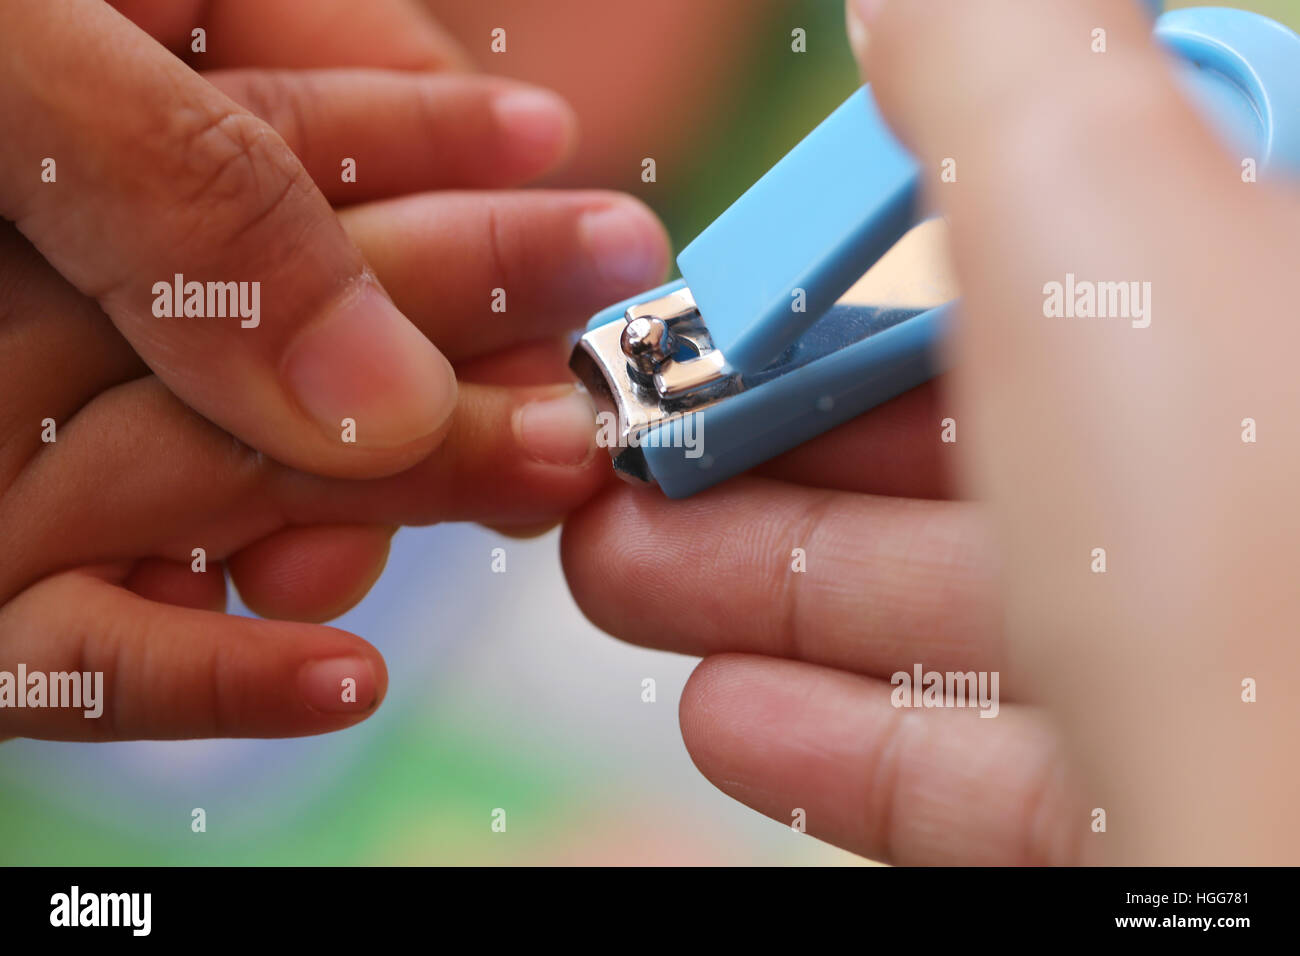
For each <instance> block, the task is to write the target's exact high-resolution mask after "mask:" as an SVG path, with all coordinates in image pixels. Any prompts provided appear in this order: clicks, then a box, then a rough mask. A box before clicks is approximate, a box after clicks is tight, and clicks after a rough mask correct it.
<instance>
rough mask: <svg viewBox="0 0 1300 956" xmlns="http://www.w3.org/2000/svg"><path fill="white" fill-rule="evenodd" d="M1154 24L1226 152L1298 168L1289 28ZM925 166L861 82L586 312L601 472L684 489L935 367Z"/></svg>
mask: <svg viewBox="0 0 1300 956" xmlns="http://www.w3.org/2000/svg"><path fill="white" fill-rule="evenodd" d="M1154 6H1156V7H1157V9H1158V7H1159V4H1158V3H1156V4H1154ZM1156 36H1157V38H1158V39H1159V40H1160V41H1161V42H1162V43H1163V44H1164V45H1165V46H1166V47H1167V48H1169V49H1170V50H1172V51H1173V52H1174V53H1176V54H1177V55H1178V61H1177V68H1178V70H1179V71H1180V73H1181V74H1182V79H1183V81H1184V84H1185V86H1186V87H1187V88H1188V90H1189V92H1190V94H1191V96H1192V99H1193V100H1194V101H1195V102H1196V103H1197V104H1199V106H1200V107H1201V108H1202V111H1203V112H1204V113H1205V114H1206V116H1207V119H1208V120H1209V121H1210V122H1212V123H1213V124H1214V125H1215V126H1216V127H1217V128H1218V130H1219V131H1220V132H1221V134H1222V135H1223V136H1224V137H1225V138H1226V140H1227V142H1229V143H1230V144H1231V145H1232V146H1233V148H1234V149H1236V150H1238V151H1239V152H1240V155H1242V156H1243V157H1251V158H1254V159H1255V160H1256V161H1257V164H1258V168H1259V170H1260V172H1261V173H1262V172H1264V171H1267V170H1278V171H1284V172H1290V173H1292V174H1297V175H1300V37H1298V36H1297V35H1296V34H1295V33H1293V32H1292V31H1290V30H1288V29H1287V28H1286V27H1283V26H1281V25H1280V24H1277V23H1274V22H1273V21H1272V20H1269V19H1267V18H1265V17H1262V16H1259V15H1257V14H1253V13H1247V12H1244V11H1241V10H1232V9H1225V8H1199V9H1189V10H1180V11H1176V12H1171V13H1167V14H1165V15H1164V16H1162V17H1161V18H1160V19H1159V21H1158V22H1157V24H1156ZM920 177H921V169H920V167H919V166H918V164H917V163H916V161H915V160H914V159H912V157H911V156H909V155H908V153H907V152H906V151H905V150H904V149H903V148H902V147H901V146H900V145H899V144H898V142H897V141H896V140H895V138H894V136H893V134H892V133H890V131H889V129H888V128H887V127H886V126H885V123H884V121H883V119H882V118H881V116H880V114H879V112H878V111H877V109H876V106H875V103H874V101H873V99H872V97H871V94H870V89H869V88H868V87H863V88H861V89H859V90H858V91H857V92H856V93H854V94H853V95H852V96H850V97H849V99H848V100H847V101H846V102H844V103H843V104H842V105H841V106H840V107H839V108H838V109H836V110H835V112H833V113H832V114H831V115H830V116H829V117H827V119H826V120H824V121H823V122H822V123H821V125H819V126H818V127H817V128H816V129H814V130H813V131H812V132H811V133H810V134H809V135H808V136H807V137H806V138H805V139H804V140H803V141H802V142H801V143H799V145H797V146H796V147H795V148H794V149H793V150H791V151H790V153H788V154H787V155H786V156H785V158H784V159H782V160H781V161H780V162H778V163H777V164H776V165H775V166H774V167H772V169H771V170H769V171H768V172H767V174H766V175H764V176H763V177H762V178H761V179H760V180H759V181H758V182H757V183H755V184H754V185H753V186H752V187H750V189H749V191H748V192H746V193H745V194H744V195H743V196H741V197H740V199H738V200H737V201H736V202H735V203H734V204H733V205H732V206H731V207H730V208H729V209H727V211H726V212H724V213H723V214H722V215H721V216H719V217H718V218H717V219H716V220H714V222H713V223H712V224H711V225H710V226H708V228H706V229H705V230H704V231H703V232H702V233H700V235H699V236H698V237H696V239H695V240H694V241H693V242H692V243H691V244H690V245H688V246H687V247H686V248H685V249H683V250H682V252H681V254H680V255H679V256H678V257H677V265H678V267H679V268H680V269H681V272H682V276H683V278H682V279H680V280H678V281H676V282H670V283H668V284H667V285H664V286H660V287H659V288H657V289H651V290H650V291H648V292H645V293H642V294H641V295H639V296H636V297H634V298H632V299H628V300H626V301H624V302H620V303H618V304H617V305H613V306H610V307H609V308H608V309H605V310H604V311H602V312H600V313H599V314H597V315H596V316H595V317H594V318H593V319H592V320H591V321H590V323H588V325H587V331H586V333H585V334H584V335H583V336H582V338H581V339H579V341H578V344H577V346H576V347H575V349H574V352H573V357H572V359H571V361H570V367H571V368H572V369H573V371H574V373H575V374H576V375H577V376H578V378H579V379H580V380H581V381H582V383H583V384H584V385H585V386H586V387H587V390H588V391H589V392H590V393H591V395H592V397H593V399H594V400H595V402H596V405H597V409H598V412H599V413H600V416H599V418H598V422H599V423H600V425H601V436H600V437H601V444H604V445H606V446H607V447H608V448H609V451H610V454H611V457H612V458H613V461H614V468H615V470H616V471H618V472H619V474H620V475H622V476H623V477H625V478H627V479H629V480H631V481H634V482H647V483H649V482H654V483H657V484H658V485H659V487H660V488H661V489H662V490H663V492H664V494H666V495H668V496H669V497H671V498H683V497H686V496H687V495H692V494H694V493H696V492H698V491H702V490H703V489H705V488H708V487H710V486H711V485H715V484H717V483H718V482H721V481H724V480H726V479H727V478H730V477H732V476H733V475H736V474H739V473H740V472H742V471H745V470H746V469H749V468H752V467H753V466H754V465H757V464H759V463H760V462H763V461H766V460H767V459H769V458H772V457H773V456H775V455H778V454H780V453H782V452H784V451H787V450H789V449H790V448H793V447H795V446H796V445H799V444H801V443H802V442H805V441H807V440H808V439H810V438H813V437H814V436H816V435H819V434H821V433H822V432H824V431H826V430H827V429H830V428H833V427H834V426H836V425H839V424H841V423H843V422H845V421H848V420H849V419H851V418H853V417H855V416H857V415H859V414H861V413H863V412H865V411H867V410H868V409H870V408H873V407H875V406H876V405H879V404H881V403H882V402H885V401H887V400H889V399H891V398H893V397H895V396H897V395H899V394H901V393H902V392H905V391H907V390H908V389H911V388H914V387H915V386H917V385H920V384H921V383H923V382H925V381H927V380H928V379H930V378H931V377H933V376H934V375H935V374H937V373H938V372H939V371H941V370H942V361H943V359H942V355H941V354H940V350H939V348H938V345H939V342H940V339H941V336H942V334H943V330H944V327H945V325H946V323H947V322H948V320H949V316H950V314H951V312H952V310H953V307H954V305H955V300H956V288H955V285H954V284H953V282H952V279H951V277H950V275H949V274H948V270H947V269H946V267H945V262H946V260H945V258H944V252H943V249H944V246H943V243H944V241H945V236H944V226H943V223H942V220H938V219H931V220H928V221H925V222H918V220H919V219H920V211H919V206H918V201H917V200H918V194H919V183H920ZM936 427H937V423H936Z"/></svg>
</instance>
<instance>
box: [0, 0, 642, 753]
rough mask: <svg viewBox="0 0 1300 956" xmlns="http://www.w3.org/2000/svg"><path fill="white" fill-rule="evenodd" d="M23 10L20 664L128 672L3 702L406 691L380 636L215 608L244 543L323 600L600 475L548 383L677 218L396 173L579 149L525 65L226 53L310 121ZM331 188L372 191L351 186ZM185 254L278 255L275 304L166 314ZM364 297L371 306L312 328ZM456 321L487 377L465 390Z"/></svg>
mask: <svg viewBox="0 0 1300 956" xmlns="http://www.w3.org/2000/svg"><path fill="white" fill-rule="evenodd" d="M378 6H379V5H378V4H376V5H366V6H365V9H366V10H373V9H376V8H378ZM0 21H4V22H3V23H0V44H4V45H6V46H8V47H10V49H8V50H6V51H5V55H4V56H2V57H0V71H7V75H6V76H5V77H4V79H3V82H0V100H3V101H4V115H5V116H6V118H7V123H8V124H9V125H8V132H9V134H10V135H7V136H6V138H5V140H4V142H3V144H2V145H0V166H2V167H3V171H4V178H3V183H4V184H5V185H4V186H3V187H0V203H2V204H4V206H5V210H6V212H7V214H9V215H10V216H12V217H13V218H14V219H15V221H16V223H17V227H18V229H17V230H16V229H14V228H13V227H11V226H8V225H7V224H6V225H4V227H3V228H2V229H0V287H2V288H4V289H5V290H6V298H5V303H4V305H5V319H4V322H3V323H2V324H0V341H3V343H4V344H3V346H2V347H0V382H3V383H4V385H3V394H4V404H3V413H2V414H0V489H2V491H0V538H2V539H3V541H4V549H3V552H2V553H0V672H8V673H10V674H14V673H16V672H17V670H18V668H19V665H23V666H24V667H25V669H26V671H27V672H28V673H34V672H41V673H49V672H58V671H73V670H75V671H78V672H82V671H85V672H91V673H93V672H102V673H103V687H104V694H103V699H102V701H101V703H102V705H103V708H104V710H103V715H102V716H101V717H99V718H86V717H84V716H83V715H82V711H81V710H72V709H51V708H21V709H19V708H16V707H12V706H6V707H4V708H0V736H6V735H9V736H12V735H30V736H38V737H50V738H62V739H92V740H105V739H126V738H132V737H188V736H241V735H253V736H279V735H290V734H304V733H317V732H321V731H326V730H332V729H337V728H339V727H343V726H347V725H349V724H351V723H354V722H356V721H357V720H359V719H361V718H362V717H363V716H365V715H366V714H367V713H369V712H370V711H371V710H373V708H374V706H376V705H377V703H378V702H379V700H380V699H381V698H382V695H383V691H384V686H385V672H384V667H383V663H382V661H381V660H380V658H379V656H378V654H377V653H376V652H375V651H374V649H373V648H371V647H370V646H369V645H368V644H366V643H365V642H363V641H361V640H360V639H359V638H356V637H354V636H352V635H349V634H345V633H342V632H339V631H336V630H333V629H330V628H324V627H319V626H315V625H308V624H291V623H282V622H277V621H254V620H248V619H242V618H231V617H227V616H225V615H223V614H220V613H214V612H213V609H218V608H221V607H223V606H224V600H225V583H224V577H223V574H222V562H223V561H228V568H229V571H230V574H231V578H232V580H233V581H234V583H235V584H236V586H237V587H238V588H239V589H240V592H241V594H242V596H243V597H244V599H245V601H246V602H247V603H248V604H249V605H250V606H251V607H253V608H254V609H255V610H258V611H259V612H261V613H263V614H265V615H267V616H269V617H278V618H287V619H292V620H296V621H317V620H324V619H327V618H329V617H332V616H335V615H337V614H339V613H341V612H342V611H343V610H346V608H347V607H349V606H351V605H352V604H353V603H355V602H356V601H357V600H359V599H360V597H361V596H362V595H363V594H364V593H365V590H366V589H367V588H368V587H369V585H370V583H372V581H373V580H374V578H375V577H376V576H377V574H378V572H379V570H380V568H381V567H382V564H383V560H384V556H385V554H386V551H387V543H388V538H389V536H390V535H391V532H392V530H393V527H394V526H395V525H398V524H403V523H428V522H432V521H439V520H476V521H482V522H486V523H491V524H494V525H497V526H502V527H510V528H519V529H526V528H531V527H535V526H538V525H543V524H545V523H547V522H551V521H554V520H556V519H557V518H559V517H560V516H561V515H562V514H563V513H564V512H565V511H566V510H568V509H569V508H571V507H573V506H574V505H576V504H577V503H579V502H580V501H582V500H584V499H585V498H586V497H587V496H589V495H590V494H591V493H592V492H593V491H594V490H595V489H596V488H597V487H598V486H599V484H600V483H601V482H602V481H604V480H605V478H606V476H607V474H608V463H607V462H606V461H603V460H600V459H598V458H596V456H595V455H594V449H593V447H592V445H593V435H592V431H593V429H592V421H591V416H590V412H589V411H588V410H587V408H586V406H585V405H584V404H583V403H582V402H581V401H579V400H578V399H576V397H575V396H574V393H573V390H572V388H571V387H569V386H556V385H552V384H548V383H554V382H560V381H564V380H565V379H566V378H567V376H566V374H565V372H564V368H563V359H564V353H565V350H564V348H563V346H562V344H561V342H560V340H559V336H560V334H561V332H562V330H564V329H567V328H569V327H572V326H573V325H575V324H576V323H578V322H580V321H581V320H582V319H583V318H585V316H586V315H587V314H589V313H590V312H592V311H594V310H595V309H596V308H598V307H599V306H602V305H605V304H607V303H608V302H610V301H614V300H616V299H618V298H620V297H623V296H626V295H628V294H630V293H632V292H633V291H636V290H637V289H639V288H643V287H645V286H646V285H647V284H651V283H653V282H654V281H656V280H657V279H659V278H660V276H661V275H662V273H663V270H664V268H665V265H666V259H667V253H666V247H665V246H666V244H665V241H664V237H663V233H662V230H661V229H660V227H659V226H658V224H657V223H656V222H655V221H654V219H653V217H652V216H651V215H650V214H649V213H648V212H647V211H646V210H645V209H644V208H643V207H642V206H640V205H639V204H637V203H635V202H633V201H631V200H628V199H626V198H622V197H618V196H614V195H609V194H600V193H559V192H532V193H509V192H495V193H488V192H465V191H457V192H447V193H427V194H423V195H419V196H413V197H409V198H391V197H396V196H400V195H401V194H403V193H407V192H411V191H413V190H418V189H433V188H440V187H448V188H451V187H455V188H458V189H462V190H463V189H464V188H467V187H490V186H505V185H511V184H514V183H518V182H520V181H522V180H524V179H527V178H529V177H531V176H534V175H537V174H539V173H541V172H543V171H545V170H546V169H547V168H549V167H551V166H552V165H554V163H556V162H557V161H558V160H559V159H560V158H561V157H562V155H563V153H564V152H565V150H566V149H567V147H568V145H569V143H570V141H571V135H572V130H571V125H572V124H571V119H570V117H569V114H568V112H567V110H566V109H565V107H564V106H563V104H562V103H559V102H558V101H556V100H555V99H554V98H553V97H548V96H546V95H544V94H541V93H540V92H532V91H529V90H528V89H527V88H525V87H522V86H520V85H519V84H514V83H506V82H503V81H495V80H491V79H488V78H480V77H468V76H450V75H449V76H430V75H423V74H415V73H392V72H384V71H370V72H362V71H350V72H346V73H345V72H342V71H311V72H307V71H303V72H279V73H266V72H261V71H225V72H220V73H214V74H210V78H211V81H212V83H213V84H215V85H216V87H219V88H220V89H222V90H225V91H226V92H227V93H228V94H229V95H230V96H232V97H234V98H235V99H236V100H238V101H239V102H242V103H244V104H246V105H247V106H248V107H249V108H251V109H253V110H254V111H255V112H257V113H258V114H260V115H262V116H263V117H264V118H265V119H266V120H269V121H270V123H271V124H272V126H274V127H275V129H276V130H277V131H278V132H279V133H280V134H282V135H283V136H284V137H285V139H286V140H287V141H288V143H289V145H290V146H292V147H293V151H291V150H289V149H286V148H285V146H284V145H283V144H281V143H280V141H279V139H278V138H277V137H276V136H275V134H273V133H272V132H271V130H270V127H268V126H265V125H263V124H262V123H261V122H260V121H258V120H256V119H254V118H253V117H252V116H251V115H249V114H247V113H244V112H243V111H242V110H240V108H239V107H238V106H236V105H235V103H234V102H231V101H230V100H228V99H226V98H225V97H223V96H222V95H221V94H220V93H218V92H216V90H215V89H214V88H213V87H212V86H210V85H209V84H208V83H206V82H205V81H204V80H201V79H198V78H197V77H195V76H194V75H193V74H191V73H189V71H188V70H187V69H186V68H185V67H183V66H182V65H181V64H179V63H178V62H176V61H175V60H173V59H172V58H171V57H170V56H169V55H167V54H166V53H164V52H162V51H161V50H160V49H159V48H158V47H157V46H155V45H154V44H153V43H152V41H150V40H148V39H147V38H145V37H143V36H142V35H140V34H139V33H138V32H136V31H135V28H134V27H132V26H130V25H129V24H127V23H126V22H125V21H123V20H121V19H120V18H118V17H117V16H116V15H115V14H113V13H112V12H111V11H109V10H107V8H105V7H101V6H100V5H99V4H97V3H85V2H71V0H55V2H51V3H49V4H40V5H6V6H5V7H4V8H3V10H2V11H0ZM68 24H75V28H74V27H69V26H68ZM56 25H57V28H56ZM83 29H84V31H85V32H84V33H83V32H82V30H83ZM311 65H317V64H311ZM361 65H366V61H364V60H363V61H361ZM380 65H383V64H380ZM520 94H525V95H520ZM51 103H53V104H55V105H56V107H57V108H55V107H52V106H49V104H51ZM47 107H48V108H47ZM200 115H203V116H208V117H210V118H212V122H213V123H215V124H216V125H215V126H214V127H213V129H214V130H216V132H210V131H209V132H204V131H203V125H202V124H198V125H196V124H195V123H194V122H191V121H192V120H193V118H194V117H196V116H200ZM227 134H228V135H227ZM294 152H296V153H297V157H295V156H294ZM49 154H52V155H53V157H54V158H55V159H56V162H57V178H56V179H55V181H53V182H42V180H41V169H42V163H41V159H42V157H43V156H45V155H49ZM344 157H351V158H355V159H356V160H357V177H356V183H349V182H344V181H343V180H342V178H341V176H340V171H341V160H342V158H344ZM300 160H301V162H302V164H303V165H301V166H300V165H299V161H300ZM318 190H323V191H324V192H325V194H326V195H325V196H322V195H321V192H320V191H318ZM326 197H328V198H329V199H333V200H334V201H336V202H339V203H344V202H351V201H355V200H376V201H374V202H370V203H368V204H364V205H356V206H352V207H350V208H348V209H346V210H344V211H343V212H342V213H340V214H339V215H337V216H336V214H335V213H334V212H333V211H332V210H331V209H330V207H329V203H328V201H327V198H326ZM340 219H341V220H342V227H343V228H340V224H339V223H340ZM18 230H21V231H22V232H23V233H25V234H26V236H27V238H26V239H25V238H23V236H22V235H19V232H18ZM28 239H30V240H31V243H29V242H28V241H27V240H28ZM353 243H355V245H354V244H353ZM33 246H35V248H33ZM38 250H39V251H38ZM47 259H48V260H49V262H52V263H53V264H54V265H53V266H51V265H50V264H48V263H47V261H46V260H47ZM177 272H180V273H183V274H185V275H186V278H187V280H188V279H194V280H198V281H216V280H221V281H231V282H251V281H259V282H260V283H261V290H262V293H261V316H260V323H259V324H258V325H257V326H256V327H253V328H243V327H241V325H240V321H239V319H238V318H234V319H228V318H224V319H223V318H216V317H210V318H200V317H193V316H192V317H189V318H162V317H158V316H156V315H154V314H153V311H152V304H153V302H154V295H153V292H152V288H153V285H154V283H156V282H159V281H167V282H169V281H170V280H171V279H172V276H173V274H174V273H177ZM60 273H62V275H61V274H60ZM381 284H382V287H383V289H384V290H386V291H387V294H388V295H391V296H392V299H393V301H394V303H395V306H396V308H394V307H392V306H389V305H387V299H386V296H385V293H384V291H381V289H380V286H381ZM77 287H80V291H79V290H78V288H77ZM496 289H503V290H505V300H504V301H505V302H506V309H505V311H503V312H499V311H494V310H493V308H492V305H493V303H494V301H497V302H499V301H501V297H500V296H499V295H496V294H494V290H496ZM86 293H89V295H87V294H86ZM363 297H368V298H369V300H370V302H369V304H368V305H365V304H363V303H362V302H361V300H362V298H363ZM95 298H98V300H99V301H98V303H96V301H95ZM350 305H355V306H359V308H356V309H351V310H350V311H349V308H348V307H349V306H350ZM101 306H102V309H103V311H101ZM398 309H401V310H402V312H398V311H397V310H398ZM105 312H107V316H106V315H105ZM403 313H404V314H403ZM345 314H350V315H351V316H352V317H353V318H352V319H351V320H349V319H348V318H346V317H345V318H340V316H341V315H345ZM385 316H387V318H385ZM332 319H333V320H337V321H335V322H334V323H333V324H331V320H332ZM110 320H111V321H110ZM340 322H341V323H349V322H354V323H355V325H354V326H349V327H348V328H346V329H344V330H343V331H341V332H340V333H338V334H334V333H332V332H326V333H323V334H322V336H320V337H317V336H316V335H315V333H316V331H317V330H318V329H320V328H321V327H322V326H324V327H325V328H327V329H329V328H334V329H337V328H339V324H338V323H340ZM119 330H120V331H119ZM434 339H436V340H438V342H439V344H440V346H441V348H442V353H443V354H445V356H446V359H447V360H450V362H451V364H452V365H454V366H455V367H456V369H457V371H458V372H460V378H461V380H462V382H464V383H466V384H462V385H461V386H460V389H459V400H458V402H457V403H456V406H455V413H454V415H452V414H451V402H452V400H453V397H454V394H455V385H454V382H453V380H452V379H451V377H450V372H449V371H448V372H447V374H446V375H445V376H444V377H441V378H440V376H443V373H442V372H441V371H440V368H442V367H443V365H444V364H445V363H444V359H443V358H442V357H441V356H440V355H439V354H438V353H437V350H435V349H434V348H433V346H432V345H430V340H434ZM304 342H310V343H311V347H309V348H308V349H307V350H306V354H307V355H309V357H310V361H307V360H303V358H302V357H303V354H304V352H303V351H302V350H300V349H298V348H297V346H300V345H302V344H303V343H304ZM322 343H323V346H324V347H322V348H320V349H318V348H316V346H317V345H321V344H322ZM142 359H143V360H142ZM146 363H147V364H146ZM151 371H153V372H155V373H156V374H157V377H155V375H153V374H150V372H151ZM440 383H441V384H440ZM169 385H170V386H172V387H174V388H175V389H176V391H177V392H178V393H180V394H181V395H182V396H183V397H184V398H185V399H186V401H188V402H189V403H190V404H191V405H192V406H193V407H194V408H196V409H198V411H199V412H203V413H206V414H207V415H209V416H211V417H212V418H213V419H215V420H217V421H220V422H222V423H223V424H224V425H225V426H226V427H227V428H229V429H231V430H233V431H234V432H235V434H236V435H237V436H238V437H239V438H242V439H244V440H245V441H247V442H249V443H250V444H252V445H254V447H249V445H245V444H242V443H241V442H240V441H237V440H235V439H233V438H232V437H231V435H230V434H229V433H227V432H226V431H224V430H223V429H222V428H221V427H218V426H217V425H214V424H212V423H211V422H209V421H207V420H205V418H204V417H202V416H201V415H200V414H197V413H196V412H194V411H191V410H190V409H189V408H187V407H186V405H185V404H184V403H183V402H182V401H180V400H178V398H177V397H176V396H175V395H174V394H173V392H172V390H171V388H169V387H168V386H169ZM308 393H310V394H308ZM448 416H450V417H448ZM344 418H349V419H352V420H354V422H355V436H356V442H355V443H352V442H349V441H347V440H346V438H347V437H348V429H347V427H346V426H345V425H344V423H343V421H342V420H343V419H344ZM46 419H49V420H52V422H53V426H52V430H51V427H50V426H48V425H46V424H44V423H45V420H46ZM443 419H446V421H442V420H443ZM51 437H52V438H55V439H56V440H54V441H52V442H50V441H47V440H44V439H48V438H51ZM255 448H256V450H255ZM431 449H433V452H432V454H429V452H430V450H431ZM263 452H264V453H265V454H263ZM276 458H279V459H281V460H286V461H291V462H293V463H295V464H297V465H300V466H302V467H303V468H308V469H311V470H314V471H317V472H322V473H332V474H339V475H346V476H352V477H353V478H354V479H355V477H362V476H383V475H391V477H372V478H370V479H369V480H346V479H343V478H327V477H314V476H312V475H310V474H307V473H304V472H302V471H297V470H294V469H293V468H292V467H290V466H289V465H286V464H280V463H278V462H277V461H276V460H273V459H276ZM417 463H418V464H417ZM411 465H415V467H410V466H411ZM402 469H406V470H402ZM395 472H400V473H395ZM196 549H202V556H203V561H204V562H205V564H206V568H207V570H206V572H205V573H196V572H195V571H194V570H193V568H194V567H195V566H196V565H197V563H198V561H199V559H198V558H197V557H196V554H195V551H196ZM349 679H350V680H351V681H353V682H355V686H345V681H346V680H349ZM2 692H3V688H0V693H2Z"/></svg>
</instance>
